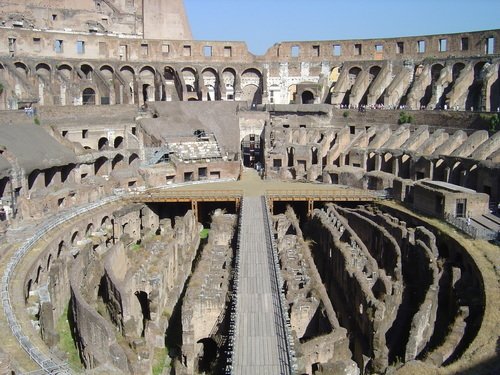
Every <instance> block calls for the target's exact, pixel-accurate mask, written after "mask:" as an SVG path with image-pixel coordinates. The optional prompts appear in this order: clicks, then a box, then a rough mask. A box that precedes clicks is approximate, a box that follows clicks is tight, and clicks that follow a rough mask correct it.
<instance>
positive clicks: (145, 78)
mask: <svg viewBox="0 0 500 375" xmlns="http://www.w3.org/2000/svg"><path fill="white" fill-rule="evenodd" d="M155 75H156V72H155V69H154V68H152V67H150V66H145V67H144V68H142V69H141V71H140V73H139V76H140V79H141V82H142V87H141V88H140V89H141V93H142V100H143V102H144V103H146V102H148V101H151V102H154V101H155V100H156V99H155Z"/></svg>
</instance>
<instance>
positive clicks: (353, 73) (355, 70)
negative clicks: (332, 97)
mask: <svg viewBox="0 0 500 375" xmlns="http://www.w3.org/2000/svg"><path fill="white" fill-rule="evenodd" d="M360 73H361V68H359V67H357V66H354V67H352V68H351V69H349V73H348V80H349V83H348V86H347V88H346V91H345V94H344V98H343V99H342V103H341V104H342V105H344V106H349V104H350V100H349V97H350V96H351V89H352V87H353V86H354V84H355V83H356V80H357V79H358V76H359V74H360Z"/></svg>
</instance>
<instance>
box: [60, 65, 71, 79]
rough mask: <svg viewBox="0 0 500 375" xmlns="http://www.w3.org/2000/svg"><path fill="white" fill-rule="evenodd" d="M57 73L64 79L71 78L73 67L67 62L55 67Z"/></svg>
mask: <svg viewBox="0 0 500 375" xmlns="http://www.w3.org/2000/svg"><path fill="white" fill-rule="evenodd" d="M57 71H58V73H59V74H60V75H61V76H63V77H64V78H66V79H68V80H69V79H71V74H72V73H73V68H72V67H71V66H69V65H68V64H62V65H59V66H58V67H57Z"/></svg>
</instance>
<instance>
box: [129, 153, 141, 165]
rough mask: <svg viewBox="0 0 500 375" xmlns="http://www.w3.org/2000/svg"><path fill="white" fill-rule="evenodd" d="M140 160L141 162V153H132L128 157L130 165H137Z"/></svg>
mask: <svg viewBox="0 0 500 375" xmlns="http://www.w3.org/2000/svg"><path fill="white" fill-rule="evenodd" d="M139 162H140V160H139V155H137V154H132V155H130V157H129V158H128V165H130V166H131V167H135V166H137V165H139Z"/></svg>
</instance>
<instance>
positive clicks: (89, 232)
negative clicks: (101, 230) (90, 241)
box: [85, 223, 94, 236]
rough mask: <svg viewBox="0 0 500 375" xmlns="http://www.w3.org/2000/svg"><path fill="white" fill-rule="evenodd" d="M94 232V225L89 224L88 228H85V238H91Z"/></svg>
mask: <svg viewBox="0 0 500 375" xmlns="http://www.w3.org/2000/svg"><path fill="white" fill-rule="evenodd" d="M93 231H94V224H92V223H88V225H87V228H85V236H90V235H91V234H92V232H93Z"/></svg>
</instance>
